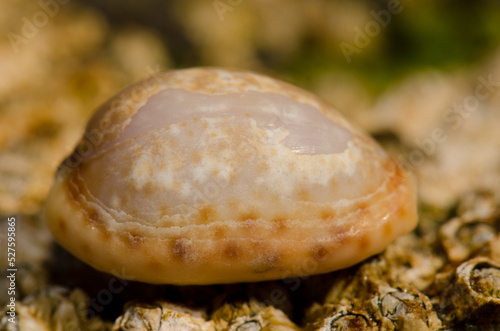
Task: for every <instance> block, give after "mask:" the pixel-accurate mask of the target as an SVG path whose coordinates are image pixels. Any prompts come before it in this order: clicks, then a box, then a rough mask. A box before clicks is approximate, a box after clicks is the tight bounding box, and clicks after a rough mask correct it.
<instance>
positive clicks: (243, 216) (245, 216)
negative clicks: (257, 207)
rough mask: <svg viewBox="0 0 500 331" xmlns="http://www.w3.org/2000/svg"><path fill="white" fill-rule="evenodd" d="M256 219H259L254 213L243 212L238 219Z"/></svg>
mask: <svg viewBox="0 0 500 331" xmlns="http://www.w3.org/2000/svg"><path fill="white" fill-rule="evenodd" d="M258 218H259V215H257V213H255V212H254V211H248V212H244V213H242V214H240V217H239V219H240V220H241V221H248V220H256V219H258Z"/></svg>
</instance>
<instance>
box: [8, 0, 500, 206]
mask: <svg viewBox="0 0 500 331" xmlns="http://www.w3.org/2000/svg"><path fill="white" fill-rule="evenodd" d="M0 31H1V32H2V33H1V36H2V39H0V213H2V214H10V213H22V214H35V213H37V212H38V211H39V210H40V208H41V206H42V203H43V200H44V198H45V196H46V194H47V192H48V190H49V189H50V186H51V184H52V181H53V174H54V171H55V169H56V168H57V166H58V164H59V163H60V162H61V160H63V158H64V157H65V156H66V155H68V154H69V153H70V152H71V150H72V149H73V148H74V146H75V145H76V142H77V141H78V140H79V139H80V136H81V134H82V132H83V129H84V126H85V123H86V121H87V120H88V118H89V117H90V116H91V115H92V113H93V111H94V110H95V109H96V107H97V106H98V105H99V104H101V103H102V102H104V101H105V100H106V99H108V98H109V97H111V96H112V95H114V94H115V93H116V92H117V91H119V90H120V89H121V88H123V87H124V86H126V85H128V84H130V83H132V82H134V81H136V80H138V79H142V78H146V77H149V76H150V75H152V74H154V73H156V72H159V71H165V70H170V69H175V68H185V67H192V66H225V67H235V68H241V69H249V70H253V71H257V72H261V73H265V74H268V75H270V76H273V77H276V78H280V79H283V80H286V81H289V82H291V83H293V84H296V85H299V86H301V87H303V88H305V89H307V90H311V91H313V92H315V93H317V94H319V95H320V96H321V97H323V98H324V99H326V100H327V101H329V102H330V103H331V104H333V105H334V106H335V107H336V108H338V109H339V110H340V111H341V112H343V113H344V114H345V115H346V116H347V117H348V118H350V119H351V120H352V121H353V122H355V123H356V124H357V125H359V126H361V127H363V128H364V129H366V130H367V131H368V132H370V133H371V134H372V135H374V136H375V138H376V139H378V140H379V141H381V142H382V143H383V144H384V145H386V147H387V148H388V150H390V151H391V153H393V154H394V156H395V157H396V158H398V161H399V162H400V163H401V164H403V165H405V168H407V169H409V170H410V171H412V172H414V173H415V174H416V175H417V177H418V180H419V186H420V193H419V194H420V199H421V202H422V203H428V204H433V205H436V206H440V207H446V206H450V205H452V204H453V203H454V202H455V201H456V199H457V197H458V196H460V195H461V194H464V192H467V191H468V190H471V189H473V188H474V187H479V188H481V189H492V190H495V189H496V187H500V185H497V184H498V183H499V181H498V173H499V172H500V162H499V152H498V150H499V147H500V139H499V134H498V133H496V132H497V127H498V124H500V121H499V117H500V115H499V107H500V96H499V93H496V92H497V91H496V89H498V87H499V86H500V83H498V82H500V63H499V60H500V2H498V1H493V0H478V1H447V0H440V1H430V0H421V1H411V0H400V1H398V0H390V1H368V0H367V1H362V0H355V1H352V0H350V1H347V0H346V1H342V0H338V1H328V0H311V1H300V0H287V1H284V0H272V1H270V0H266V1H264V0H192V1H181V0H173V1H160V0H145V1H141V2H139V1H128V0H121V1H118V0H106V1H98V0H71V1H70V0H39V1H27V0H3V1H2V2H1V3H0ZM479 85H483V87H482V88H481V89H483V90H484V89H485V91H487V92H488V95H487V97H486V98H484V99H481V100H478V99H477V98H476V99H474V95H475V94H474V93H475V92H476V90H477V88H478V86H479ZM468 97H469V98H468ZM471 98H472V99H471ZM471 100H472V101H471ZM475 101H477V102H476V103H474V102H475ZM465 102H472V106H471V107H472V108H471V109H472V110H471V109H469V108H467V109H469V110H467V111H463V110H462V113H460V111H459V109H458V108H457V109H456V108H455V106H457V105H459V106H460V105H461V106H462V108H463V106H464V103H465ZM436 128H437V129H441V130H444V132H445V135H446V138H447V139H446V141H444V140H442V141H440V142H436V141H434V142H432V141H431V142H432V144H430V143H429V139H431V140H433V139H434V138H433V132H434V131H433V130H435V129H436ZM441 136H442V134H441ZM426 142H427V143H428V144H426ZM412 153H413V154H412ZM472 156H473V157H472Z"/></svg>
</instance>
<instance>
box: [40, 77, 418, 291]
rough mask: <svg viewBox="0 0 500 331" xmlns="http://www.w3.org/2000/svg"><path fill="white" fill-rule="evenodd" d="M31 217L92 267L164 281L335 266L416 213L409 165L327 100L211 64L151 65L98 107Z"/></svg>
mask: <svg viewBox="0 0 500 331" xmlns="http://www.w3.org/2000/svg"><path fill="white" fill-rule="evenodd" d="M45 217H46V219H47V224H48V226H49V227H50V229H51V231H52V233H53V234H54V236H55V237H56V239H57V240H58V241H59V243H60V244H61V245H62V246H63V247H65V248H66V249H67V250H69V251H70V252H72V253H73V254H74V255H76V256H77V257H78V258H80V259H82V260H83V261H85V262H87V263H88V264H90V265H92V266H93V267H94V268H96V269H98V270H102V271H106V272H115V273H116V272H119V271H120V272H121V274H124V275H125V277H128V278H129V279H135V280H139V281H143V282H149V283H171V284H212V283H231V282H243V281H262V280H269V279H280V278H285V277H286V275H290V274H293V275H294V276H300V275H310V274H319V273H325V272H329V271H332V270H336V269H341V268H345V267H348V266H351V265H353V264H355V263H358V262H360V261H362V260H363V259H365V258H367V257H369V256H371V255H374V254H376V253H379V252H381V251H382V250H383V249H384V248H385V247H386V245H388V244H389V243H390V242H391V241H392V240H393V239H394V238H396V237H398V236H400V235H402V234H405V233H407V232H409V231H411V230H412V229H413V228H414V227H415V225H416V222H417V217H416V203H415V192H414V184H413V182H412V180H411V178H410V177H408V176H405V174H404V173H403V172H402V170H401V168H400V167H399V166H398V165H397V164H396V162H395V161H394V160H393V159H391V158H390V157H389V156H387V154H386V153H385V152H384V151H383V150H382V148H381V147H380V146H379V145H378V144H377V143H375V142H374V141H373V140H372V139H371V138H370V137H368V136H367V135H366V134H364V133H362V132H361V131H360V130H359V129H357V128H355V127H354V126H353V125H351V124H350V123H349V122H348V121H347V120H346V119H344V118H343V117H342V115H341V114H340V113H338V112H337V111H336V110H334V109H332V108H331V107H330V106H328V105H327V104H325V103H324V102H323V101H321V100H320V99H318V98H317V97H315V96H314V95H312V94H310V93H308V92H306V91H303V90H301V89H299V88H297V87H294V86H292V85H289V84H287V83H284V82H280V81H277V80H274V79H271V78H267V77H265V76H261V75H257V74H253V73H248V72H239V71H231V70H225V69H216V68H196V69H187V70H178V71H171V72H167V73H164V74H160V75H157V76H154V77H151V78H149V79H146V80H144V81H142V82H139V83H137V84H135V85H132V86H130V87H128V88H126V89H125V90H123V91H122V92H120V93H119V94H117V95H116V96H115V97H113V98H112V99H111V100H109V101H108V102H107V103H105V104H104V105H103V106H102V107H100V108H99V109H98V110H97V112H96V113H95V114H94V116H93V117H92V118H91V119H90V122H89V123H88V125H87V128H86V131H85V134H84V137H83V139H82V141H81V142H80V144H79V145H78V146H77V148H76V149H75V151H74V152H73V154H72V155H70V156H69V157H68V158H67V159H66V160H65V161H64V162H63V164H62V165H61V166H60V167H59V169H58V172H57V176H56V182H55V184H54V186H53V188H52V190H51V193H50V195H49V197H48V199H47V201H46V206H45ZM292 271H293V272H292Z"/></svg>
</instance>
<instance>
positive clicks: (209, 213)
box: [199, 204, 216, 223]
mask: <svg viewBox="0 0 500 331" xmlns="http://www.w3.org/2000/svg"><path fill="white" fill-rule="evenodd" d="M199 215H200V221H201V222H202V223H208V222H211V221H214V220H215V215H216V212H215V209H214V207H213V206H211V205H207V204H205V205H203V206H202V207H201V208H200V212H199Z"/></svg>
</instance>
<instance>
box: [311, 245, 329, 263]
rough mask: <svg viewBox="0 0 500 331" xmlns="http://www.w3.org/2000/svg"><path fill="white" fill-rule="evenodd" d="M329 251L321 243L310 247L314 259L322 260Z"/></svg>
mask: <svg viewBox="0 0 500 331" xmlns="http://www.w3.org/2000/svg"><path fill="white" fill-rule="evenodd" d="M329 254H330V253H329V252H328V250H327V249H326V248H325V247H324V246H323V245H321V244H318V245H316V246H314V247H313V249H312V257H313V258H314V259H315V260H316V261H323V260H325V259H326V257H327V256H328V255H329Z"/></svg>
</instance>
